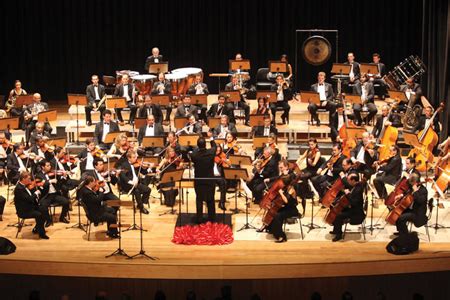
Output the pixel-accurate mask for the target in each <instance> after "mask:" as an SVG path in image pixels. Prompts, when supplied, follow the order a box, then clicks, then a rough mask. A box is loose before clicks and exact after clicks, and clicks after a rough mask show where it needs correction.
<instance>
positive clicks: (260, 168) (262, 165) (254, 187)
mask: <svg viewBox="0 0 450 300" xmlns="http://www.w3.org/2000/svg"><path fill="white" fill-rule="evenodd" d="M274 153H275V150H274V149H273V148H271V147H266V148H264V150H263V154H262V157H261V158H260V159H257V160H255V161H254V162H253V163H254V168H253V174H252V175H251V179H250V181H249V183H248V187H249V189H250V190H251V191H252V193H253V197H254V203H256V204H258V203H259V202H261V200H262V197H263V193H264V190H265V189H266V188H267V186H266V183H265V182H264V179H266V178H272V177H275V176H278V174H279V171H278V160H277V158H276V157H275V155H274Z"/></svg>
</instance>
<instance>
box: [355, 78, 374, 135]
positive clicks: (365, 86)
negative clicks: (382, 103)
mask: <svg viewBox="0 0 450 300" xmlns="http://www.w3.org/2000/svg"><path fill="white" fill-rule="evenodd" d="M353 94H355V95H359V96H361V102H362V104H357V103H354V104H353V114H354V115H355V120H356V125H358V126H361V125H362V118H361V111H362V110H363V107H364V106H366V107H367V111H368V112H369V113H368V115H367V117H366V120H367V122H369V121H370V120H372V119H373V117H375V116H376V114H377V112H378V109H377V107H376V105H375V103H374V96H375V90H374V88H373V84H372V83H371V82H370V81H369V77H368V76H367V74H361V78H360V81H359V82H357V83H355V85H354V86H353Z"/></svg>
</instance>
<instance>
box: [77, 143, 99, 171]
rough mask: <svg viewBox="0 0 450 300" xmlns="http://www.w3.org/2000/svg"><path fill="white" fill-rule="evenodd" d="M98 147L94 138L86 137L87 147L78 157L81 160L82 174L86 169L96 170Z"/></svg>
mask: <svg viewBox="0 0 450 300" xmlns="http://www.w3.org/2000/svg"><path fill="white" fill-rule="evenodd" d="M96 152H97V147H96V145H95V141H94V139H92V138H87V139H86V148H84V149H83V150H82V151H81V152H80V153H79V154H78V159H79V160H80V171H81V175H83V173H84V172H85V171H86V170H94V159H95V157H96V156H97V154H96Z"/></svg>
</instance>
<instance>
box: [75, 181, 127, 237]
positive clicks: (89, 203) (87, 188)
mask: <svg viewBox="0 0 450 300" xmlns="http://www.w3.org/2000/svg"><path fill="white" fill-rule="evenodd" d="M98 189H99V185H98V182H97V180H95V178H94V177H92V176H87V177H86V179H85V180H84V185H83V187H82V188H81V190H80V199H81V201H82V202H83V203H84V204H85V205H86V208H87V211H88V213H89V216H90V217H91V220H90V221H92V222H94V223H96V224H97V223H100V222H105V221H106V226H107V232H106V234H107V235H108V236H109V237H110V238H113V239H114V238H118V237H119V235H118V232H117V228H115V227H114V228H112V227H111V225H112V224H117V216H116V210H115V209H114V208H112V207H108V206H106V204H105V202H103V201H104V200H106V199H104V195H105V194H104V193H99V191H98Z"/></svg>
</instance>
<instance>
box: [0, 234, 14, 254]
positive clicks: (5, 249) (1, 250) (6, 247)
mask: <svg viewBox="0 0 450 300" xmlns="http://www.w3.org/2000/svg"><path fill="white" fill-rule="evenodd" d="M14 252H16V245H14V244H13V242H11V241H10V240H8V239H7V238H4V237H1V236H0V254H1V255H7V254H11V253H14Z"/></svg>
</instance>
